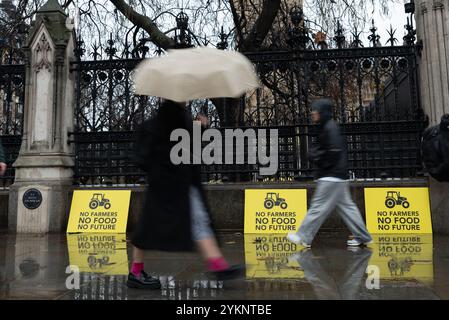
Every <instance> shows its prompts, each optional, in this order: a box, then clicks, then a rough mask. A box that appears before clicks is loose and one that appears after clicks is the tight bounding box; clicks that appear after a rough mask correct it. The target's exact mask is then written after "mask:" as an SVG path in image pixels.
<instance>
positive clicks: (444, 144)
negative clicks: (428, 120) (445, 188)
mask: <svg viewBox="0 0 449 320" xmlns="http://www.w3.org/2000/svg"><path fill="white" fill-rule="evenodd" d="M440 130H441V125H438V126H434V127H430V128H428V129H426V130H425V131H424V133H423V138H422V142H421V156H422V160H423V163H424V166H425V168H426V169H427V171H428V172H429V174H430V175H431V176H432V177H433V178H434V179H436V180H438V181H440V182H449V132H448V133H445V134H442V132H441V131H440Z"/></svg>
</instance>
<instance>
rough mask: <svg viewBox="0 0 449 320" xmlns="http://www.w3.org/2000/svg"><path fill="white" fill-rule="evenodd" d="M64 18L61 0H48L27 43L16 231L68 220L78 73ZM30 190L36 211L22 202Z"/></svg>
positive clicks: (56, 226)
mask: <svg viewBox="0 0 449 320" xmlns="http://www.w3.org/2000/svg"><path fill="white" fill-rule="evenodd" d="M66 21H67V16H66V14H65V13H64V11H63V9H62V8H61V7H60V5H59V3H58V1H56V0H49V1H48V2H47V3H46V4H45V5H44V6H43V7H42V8H41V9H40V10H39V11H38V12H37V14H36V20H35V21H34V23H33V28H32V30H31V32H30V34H29V37H28V39H27V42H26V45H25V47H24V52H25V54H26V79H27V82H26V85H25V119H24V134H23V140H22V147H21V150H20V154H19V157H18V159H17V161H16V162H15V163H14V167H15V169H16V179H15V183H14V185H12V186H11V188H10V196H9V228H10V230H12V231H17V232H23V233H46V232H52V231H62V229H63V227H64V225H65V224H66V221H67V212H68V208H67V206H68V194H69V190H70V188H71V186H72V176H73V170H72V167H73V165H74V161H73V151H72V148H71V146H70V145H69V144H68V143H67V140H68V134H67V133H68V132H69V131H71V130H72V129H73V102H74V100H73V97H74V74H71V73H70V62H71V61H72V57H73V48H74V39H75V36H74V34H73V30H70V29H68V28H67V26H66ZM30 189H34V195H37V194H41V195H42V199H40V202H41V204H40V205H39V207H37V208H35V209H33V208H32V206H31V207H30V206H28V207H27V206H26V205H25V203H24V201H23V198H24V194H25V192H27V191H29V190H30ZM29 200H30V199H29ZM35 200H36V199H34V200H33V201H35ZM30 201H31V200H30Z"/></svg>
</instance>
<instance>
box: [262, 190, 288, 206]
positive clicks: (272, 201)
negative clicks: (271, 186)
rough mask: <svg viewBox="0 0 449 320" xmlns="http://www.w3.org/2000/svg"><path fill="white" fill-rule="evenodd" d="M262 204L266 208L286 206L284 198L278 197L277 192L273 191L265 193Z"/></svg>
mask: <svg viewBox="0 0 449 320" xmlns="http://www.w3.org/2000/svg"><path fill="white" fill-rule="evenodd" d="M263 205H264V207H265V208H266V209H268V210H269V209H273V207H274V206H277V207H281V208H282V209H284V210H285V209H287V207H288V205H287V202H286V201H285V199H283V198H281V197H279V193H274V192H269V193H267V196H266V197H265V201H264V203H263Z"/></svg>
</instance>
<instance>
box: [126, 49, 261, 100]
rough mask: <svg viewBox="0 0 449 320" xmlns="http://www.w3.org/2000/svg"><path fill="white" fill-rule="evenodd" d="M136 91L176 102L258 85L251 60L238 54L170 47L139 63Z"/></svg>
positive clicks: (238, 93)
mask: <svg viewBox="0 0 449 320" xmlns="http://www.w3.org/2000/svg"><path fill="white" fill-rule="evenodd" d="M134 84H135V91H136V93H137V94H141V95H149V96H157V97H161V98H165V99H169V100H173V101H176V102H184V101H189V100H194V99H206V98H221V97H223V98H224V97H232V98H236V97H240V96H241V95H243V94H244V93H245V92H246V91H249V90H251V89H254V88H257V87H259V79H258V77H257V74H256V72H255V70H254V66H253V65H252V63H251V62H250V61H249V60H248V59H247V58H246V57H245V56H244V55H242V54H241V53H238V52H232V51H223V50H218V49H212V48H207V47H202V48H195V49H179V50H169V51H168V54H167V55H165V56H162V57H159V58H153V59H147V60H145V61H143V62H141V63H140V64H139V65H138V66H137V68H136V70H135V75H134Z"/></svg>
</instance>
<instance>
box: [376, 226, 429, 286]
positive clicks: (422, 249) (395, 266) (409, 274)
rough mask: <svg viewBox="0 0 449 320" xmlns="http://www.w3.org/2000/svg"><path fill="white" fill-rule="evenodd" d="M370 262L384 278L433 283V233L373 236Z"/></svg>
mask: <svg viewBox="0 0 449 320" xmlns="http://www.w3.org/2000/svg"><path fill="white" fill-rule="evenodd" d="M373 238H374V244H372V245H370V247H371V248H372V249H373V255H372V256H371V260H370V263H369V264H370V265H377V266H378V267H379V268H380V276H381V279H394V280H418V281H421V282H424V283H429V284H430V283H433V242H432V235H431V234H426V235H404V234H401V235H373Z"/></svg>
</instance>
